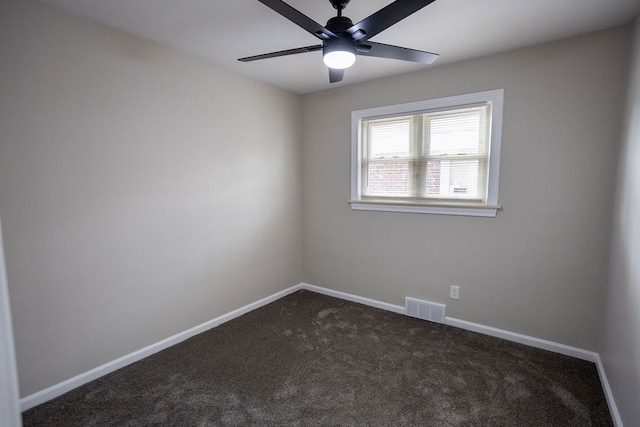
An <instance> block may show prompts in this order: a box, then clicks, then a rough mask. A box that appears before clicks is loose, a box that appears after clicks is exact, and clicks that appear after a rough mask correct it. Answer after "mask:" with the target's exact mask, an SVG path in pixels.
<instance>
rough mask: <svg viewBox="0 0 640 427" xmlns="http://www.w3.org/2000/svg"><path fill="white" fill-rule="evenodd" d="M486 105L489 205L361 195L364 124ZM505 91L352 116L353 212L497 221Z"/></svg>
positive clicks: (487, 200)
mask: <svg viewBox="0 0 640 427" xmlns="http://www.w3.org/2000/svg"><path fill="white" fill-rule="evenodd" d="M483 103H491V121H490V123H489V127H490V133H489V134H490V138H489V141H490V147H489V174H488V177H487V199H486V203H465V202H461V203H455V202H451V203H449V202H447V203H442V202H429V201H422V200H421V201H407V200H389V199H386V198H381V199H362V197H361V194H360V191H361V190H360V189H361V185H360V184H361V182H360V170H359V169H360V155H361V144H360V140H361V121H362V119H367V118H373V117H384V116H393V115H399V114H411V113H416V112H426V111H437V110H442V109H449V108H451V109H454V108H458V107H466V106H471V105H478V104H483ZM503 103H504V89H495V90H489V91H484V92H476V93H470V94H465V95H456V96H448V97H444V98H437V99H430V100H426V101H418V102H409V103H406V104H396V105H389V106H383V107H375V108H367V109H364V110H356V111H353V112H352V113H351V200H349V204H351V209H354V210H366V211H384V212H407V213H426V214H440V215H465V216H483V217H495V216H496V214H497V211H498V210H499V209H501V206H500V205H499V204H498V190H499V188H498V186H499V181H500V152H501V141H502V116H503Z"/></svg>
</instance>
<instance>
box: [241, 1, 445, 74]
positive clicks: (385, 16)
mask: <svg viewBox="0 0 640 427" xmlns="http://www.w3.org/2000/svg"><path fill="white" fill-rule="evenodd" d="M258 1H259V2H260V3H262V4H264V5H266V6H267V7H269V8H271V9H273V10H274V11H276V12H278V13H279V14H280V15H282V16H284V17H285V18H287V19H288V20H290V21H291V22H293V23H294V24H296V25H298V26H300V27H302V29H304V30H306V31H308V32H309V33H311V34H312V35H314V36H315V37H317V38H319V39H320V40H322V44H318V45H313V46H305V47H299V48H297V49H288V50H281V51H278V52H271V53H265V54H262V55H255V56H248V57H246V58H240V59H238V61H241V62H250V61H257V60H259V59H267V58H276V57H279V56H286V55H295V54H298V53H305V52H315V51H319V50H322V54H323V60H324V63H325V65H326V66H327V67H329V81H330V82H331V83H335V82H339V81H341V80H342V78H343V77H344V70H345V69H346V68H349V67H351V66H352V65H353V64H354V63H355V61H356V56H357V55H362V56H373V57H377V58H390V59H401V60H404V61H412V62H419V63H422V64H431V63H432V62H433V61H435V60H436V59H438V55H437V54H435V53H430V52H424V51H421V50H415V49H409V48H406V47H400V46H392V45H388V44H382V43H376V42H371V41H369V39H370V38H371V37H373V36H375V35H376V34H378V33H380V32H382V31H384V30H386V29H387V28H389V27H390V26H392V25H394V24H396V23H397V22H398V21H401V20H403V19H404V18H406V17H407V16H409V15H411V14H412V13H414V12H417V11H418V10H420V9H422V8H423V7H425V6H427V5H429V4H431V3H433V2H434V1H435V0H396V1H394V2H393V3H391V4H389V5H388V6H386V7H383V8H382V9H380V10H379V11H377V12H375V13H374V14H372V15H370V16H369V17H367V18H365V19H363V20H362V21H360V22H358V23H357V24H354V23H353V22H352V21H351V19H349V18H347V17H346V16H342V10H343V9H344V8H345V7H346V6H347V4H349V2H350V1H351V0H329V1H330V2H331V4H332V5H333V7H334V8H335V9H337V11H338V15H337V16H335V17H333V18H331V19H329V22H327V25H326V26H325V27H323V26H322V25H320V24H318V23H317V22H316V21H314V20H313V19H311V18H309V17H308V16H306V15H304V14H303V13H301V12H299V11H298V10H296V9H294V8H293V7H291V6H289V5H288V4H287V3H285V2H283V1H282V0H258Z"/></svg>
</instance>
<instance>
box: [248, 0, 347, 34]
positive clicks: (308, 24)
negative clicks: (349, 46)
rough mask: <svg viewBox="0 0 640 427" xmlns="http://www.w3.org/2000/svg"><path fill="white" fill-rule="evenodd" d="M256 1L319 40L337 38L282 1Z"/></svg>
mask: <svg viewBox="0 0 640 427" xmlns="http://www.w3.org/2000/svg"><path fill="white" fill-rule="evenodd" d="M258 1H259V2H260V3H262V4H264V5H265V6H267V7H269V8H271V9H272V10H274V11H276V12H278V13H279V14H280V15H282V16H284V17H285V18H287V19H288V20H289V21H291V22H293V23H294V24H296V25H298V26H299V27H302V28H303V29H305V30H307V31H308V32H309V33H311V34H312V35H314V36H316V37H318V38H319V39H321V40H328V39H334V38H337V37H338V36H336V35H335V34H334V33H332V32H331V31H329V30H327V29H326V28H325V27H323V26H322V25H320V24H318V23H317V22H316V21H314V20H313V19H311V18H309V17H308V16H306V15H304V14H303V13H302V12H300V11H298V10H296V9H294V8H293V7H291V6H289V5H288V4H287V3H285V2H283V1H282V0H258Z"/></svg>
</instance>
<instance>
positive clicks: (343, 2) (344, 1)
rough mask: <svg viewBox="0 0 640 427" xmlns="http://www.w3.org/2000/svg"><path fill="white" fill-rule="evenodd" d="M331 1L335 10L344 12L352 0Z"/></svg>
mask: <svg viewBox="0 0 640 427" xmlns="http://www.w3.org/2000/svg"><path fill="white" fill-rule="evenodd" d="M329 1H330V2H331V4H332V5H333V7H334V9H338V10H342V9H344V8H345V7H347V5H348V4H349V2H350V1H351V0H329Z"/></svg>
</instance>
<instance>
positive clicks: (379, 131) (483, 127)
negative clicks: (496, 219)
mask: <svg viewBox="0 0 640 427" xmlns="http://www.w3.org/2000/svg"><path fill="white" fill-rule="evenodd" d="M490 108H491V107H490V104H489V103H482V104H480V105H474V106H470V107H454V108H447V109H441V110H437V111H429V112H416V113H413V114H409V115H408V114H406V113H405V114H401V115H396V116H386V117H374V118H363V119H362V120H361V129H360V135H361V146H360V153H361V156H360V159H359V161H360V168H359V169H360V171H359V172H360V183H361V188H360V193H361V194H360V196H361V198H362V199H363V200H375V199H380V200H385V199H390V200H403V201H438V202H446V201H451V202H470V203H486V202H487V186H488V176H489V171H488V169H489V148H490V147H489V145H490V143H489V128H490V126H489V123H490V115H491V110H490ZM474 121H477V126H476V127H477V130H475V132H476V134H477V135H476V136H475V138H476V139H477V142H476V143H475V144H474V145H472V146H467V147H465V146H464V143H462V145H460V141H463V139H464V138H462V137H463V136H464V135H458V136H457V138H455V135H454V138H451V133H452V131H453V130H454V127H455V129H457V133H458V134H462V133H464V132H465V126H466V129H467V130H466V133H467V137H468V136H469V134H470V132H471V131H474V129H471V131H470V130H469V126H471V127H472V128H473V124H474ZM434 123H435V126H434ZM407 125H408V126H409V129H408V131H407V129H406V126H407ZM452 126H453V127H452ZM433 128H435V129H433ZM438 130H439V131H440V133H441V134H440V135H437V134H436V135H435V137H434V134H433V133H432V131H438ZM394 131H397V135H400V136H399V137H398V138H400V139H397V140H395V141H394V140H393V135H394V134H393V132H394ZM374 133H375V135H374ZM447 133H448V135H447ZM438 136H441V137H444V138H445V144H444V145H443V144H442V141H441V142H440V143H439V144H438V141H434V140H435V139H436V138H437V137H438ZM447 136H449V137H450V138H449V139H450V141H449V144H448V145H447V143H446V138H447ZM407 137H408V138H409V140H408V141H402V140H401V139H402V138H407ZM451 142H453V143H451ZM374 143H376V144H377V146H378V147H380V146H386V147H387V148H391V147H396V148H398V147H402V146H403V145H404V146H405V148H404V149H402V150H400V151H393V150H387V152H386V153H380V150H377V151H378V152H376V150H374V147H372V145H373V144H374ZM455 143H458V145H459V147H457V148H456V147H455V146H454V145H455ZM436 145H440V147H439V148H440V150H433V151H436V152H437V154H432V153H431V152H432V146H436ZM443 147H444V148H449V147H450V148H454V151H459V152H451V153H449V152H448V151H447V150H445V151H444V152H443V151H442V148H443ZM382 151H384V150H382ZM465 162H466V163H467V164H468V165H473V166H467V167H466V171H465V168H464V167H462V168H461V169H460V168H455V167H452V165H455V164H458V165H460V164H464V163H465ZM473 162H476V163H475V165H474V163H473ZM436 163H437V164H439V165H441V166H440V169H439V172H438V173H439V174H440V177H439V179H438V180H437V182H438V183H439V187H438V188H439V190H438V192H437V193H436V192H430V191H429V190H430V189H433V188H434V185H433V184H430V183H429V181H428V180H429V165H430V164H432V165H433V164H436ZM385 165H386V166H387V168H388V169H387V170H386V176H387V178H384V176H383V177H380V176H378V175H381V176H382V175H384V174H385V170H384V166H385ZM402 165H404V167H405V168H406V171H404V170H403V168H402V167H401V166H402ZM476 169H477V171H476ZM443 170H444V171H445V172H446V173H448V174H449V175H448V176H444V177H442V176H441V175H442V171H443ZM454 172H457V175H458V176H463V175H465V174H466V175H467V181H468V182H471V183H472V184H474V185H473V187H474V188H472V189H471V191H469V188H468V187H469V186H468V185H467V186H464V185H461V184H460V185H458V187H457V188H456V187H455V183H454V184H453V186H451V176H452V173H454ZM470 172H474V173H473V176H472V177H469V173H470ZM403 175H404V176H406V178H405V179H406V182H402V179H403ZM440 178H442V179H440ZM374 180H375V181H376V182H377V184H376V183H374ZM443 182H444V184H447V187H448V189H447V188H443V187H442V185H443ZM385 189H386V191H385ZM394 190H395V191H394ZM458 192H459V193H460V194H456V193H458Z"/></svg>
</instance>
